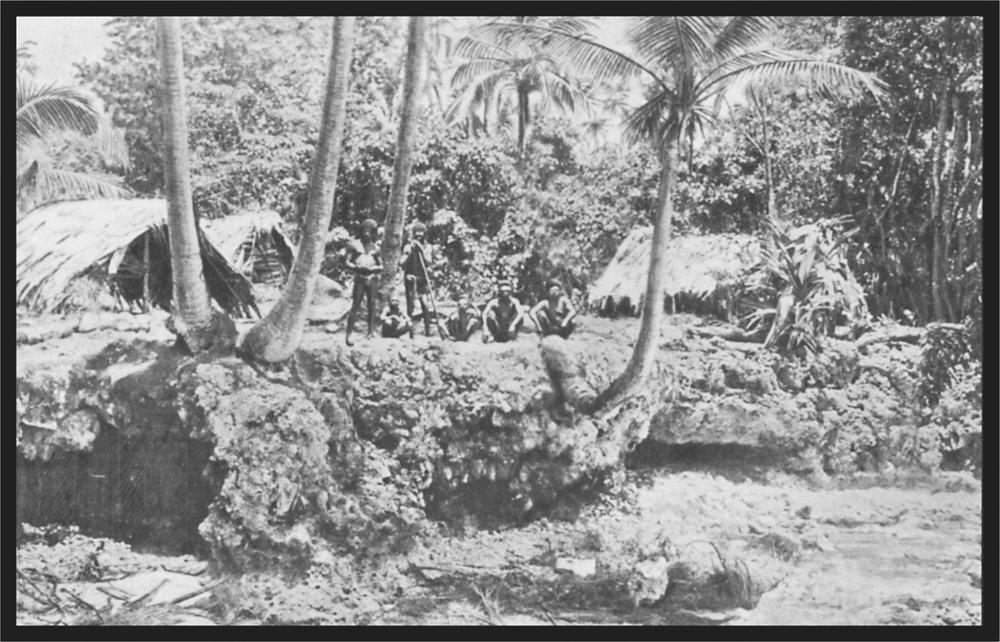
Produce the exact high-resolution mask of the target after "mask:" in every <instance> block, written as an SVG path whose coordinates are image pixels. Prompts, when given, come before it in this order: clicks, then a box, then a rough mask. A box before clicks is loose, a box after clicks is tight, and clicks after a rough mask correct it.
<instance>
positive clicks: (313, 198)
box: [240, 16, 355, 363]
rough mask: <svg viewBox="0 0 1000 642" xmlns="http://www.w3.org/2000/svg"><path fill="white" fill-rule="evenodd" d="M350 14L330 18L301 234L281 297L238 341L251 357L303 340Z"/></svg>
mask: <svg viewBox="0 0 1000 642" xmlns="http://www.w3.org/2000/svg"><path fill="white" fill-rule="evenodd" d="M354 20H355V19H354V17H353V16H340V17H336V18H334V19H333V45H332V48H331V51H330V66H329V70H328V72H327V78H326V95H325V98H324V101H323V120H322V122H321V124H320V132H319V141H318V142H317V143H316V157H315V158H314V159H313V166H312V171H311V173H310V175H309V194H308V201H307V203H306V213H305V219H304V220H303V222H302V240H301V241H300V242H299V249H298V254H297V255H296V258H295V265H293V266H292V271H291V273H290V274H289V275H288V281H287V282H286V283H285V287H284V289H283V290H282V292H281V298H280V299H278V302H277V303H275V305H274V307H273V308H271V310H270V312H268V314H267V316H265V317H264V318H263V319H262V320H261V321H260V323H258V324H257V325H255V326H254V327H253V328H251V329H250V331H249V332H248V333H247V335H246V337H245V338H244V339H243V342H242V344H241V346H240V347H241V349H242V351H243V352H244V353H245V354H246V355H247V356H249V357H251V358H253V359H258V360H261V361H266V362H270V363H275V362H279V361H284V360H285V359H288V358H289V357H291V356H292V354H293V353H294V352H295V350H296V348H298V347H299V343H300V342H301V341H302V332H303V330H304V329H305V325H306V314H307V312H308V309H309V303H310V302H311V301H312V297H313V292H314V291H315V289H316V277H317V276H318V275H319V269H320V266H321V264H322V262H323V253H324V250H325V248H326V240H327V234H328V232H329V228H330V217H331V216H332V214H333V196H334V192H335V190H336V188H337V171H338V169H339V166H340V154H341V147H342V143H343V139H344V122H345V121H346V113H347V107H346V105H347V93H348V81H349V79H350V78H349V77H350V65H351V55H352V50H353V48H354Z"/></svg>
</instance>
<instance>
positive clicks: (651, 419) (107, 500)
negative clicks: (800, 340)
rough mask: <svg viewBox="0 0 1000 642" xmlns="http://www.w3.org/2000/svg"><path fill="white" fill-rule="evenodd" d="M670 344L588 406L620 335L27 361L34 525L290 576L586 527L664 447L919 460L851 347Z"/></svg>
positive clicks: (900, 405)
mask: <svg viewBox="0 0 1000 642" xmlns="http://www.w3.org/2000/svg"><path fill="white" fill-rule="evenodd" d="M664 339H665V342H664V346H663V352H662V356H661V360H660V364H659V365H660V368H659V370H658V371H657V374H655V375H654V376H653V377H652V378H651V380H650V381H649V384H648V385H647V386H646V388H645V392H644V393H643V394H641V395H639V396H637V397H635V398H633V399H631V400H629V401H627V402H626V403H624V404H622V405H620V406H617V407H615V408H612V409H609V410H606V411H604V412H601V413H597V414H595V415H586V414H583V413H581V412H580V411H579V410H578V408H581V407H585V406H586V405H587V403H588V402H589V400H591V399H593V397H594V395H595V393H596V392H597V391H599V390H601V389H603V387H604V386H606V385H608V383H609V382H610V380H611V378H613V377H614V376H615V375H617V374H618V373H619V372H621V370H622V369H623V368H624V365H625V361H626V360H627V358H628V355H629V349H628V346H627V345H625V343H624V341H623V340H622V339H621V338H620V336H619V337H611V338H609V339H608V340H606V341H605V340H601V341H597V340H595V339H594V338H593V337H587V338H585V339H572V340H569V341H563V340H562V339H558V338H549V339H546V340H544V341H543V342H541V344H539V342H538V341H537V339H535V338H533V337H529V338H525V339H522V340H521V341H518V342H516V343H514V344H487V345H482V344H479V343H469V344H464V343H441V342H437V341H429V340H427V339H423V338H418V339H416V340H414V341H389V340H375V341H371V342H361V343H359V345H357V346H355V347H353V348H348V347H344V346H342V345H341V343H340V341H339V337H336V338H335V337H331V336H330V335H326V334H322V333H311V334H307V336H306V339H305V341H304V343H303V346H302V348H301V349H300V350H299V351H298V352H297V354H296V355H295V357H294V359H292V360H291V361H290V362H289V363H288V364H287V365H285V366H282V367H281V368H276V369H266V368H258V367H256V366H250V365H248V364H247V363H246V362H244V361H242V360H240V359H237V358H192V357H183V356H181V355H179V354H178V353H176V352H175V351H174V350H173V348H171V347H168V346H167V345H166V344H164V343H162V342H153V341H142V340H137V339H130V340H127V341H118V342H114V343H111V344H110V345H106V344H105V345H101V343H100V342H99V341H96V340H94V339H93V338H91V339H88V341H91V343H90V344H88V345H90V346H91V349H89V351H88V350H84V351H77V352H75V353H72V354H75V355H76V356H74V357H72V358H67V359H50V360H48V361H46V362H44V363H38V362H36V363H34V365H32V360H31V359H26V360H25V361H24V364H23V367H22V364H21V363H19V369H18V370H19V372H18V447H19V471H18V474H19V479H18V511H19V515H20V517H21V518H22V519H24V520H26V521H29V522H32V521H38V520H43V521H45V520H55V521H59V520H67V521H76V522H77V523H83V524H84V525H86V524H89V525H90V527H91V529H92V530H96V531H97V532H100V533H103V534H112V535H116V536H120V537H121V536H124V537H126V538H127V537H128V536H132V537H137V538H140V539H144V540H148V538H152V540H153V541H155V542H157V543H164V542H174V543H176V542H177V541H183V542H186V544H185V546H182V547H181V548H184V547H188V548H190V547H191V546H194V542H195V541H197V542H200V543H201V545H206V546H208V547H209V548H210V549H211V550H212V551H213V553H214V556H215V557H216V558H217V559H219V560H220V561H222V562H224V563H228V564H231V565H233V566H237V567H242V568H246V567H252V566H255V565H267V564H268V563H269V562H271V561H275V560H276V559H280V560H281V561H282V563H283V564H285V565H287V564H289V562H290V561H294V560H301V561H303V563H305V562H306V561H308V560H309V558H310V557H311V555H312V554H313V552H314V550H315V549H316V544H318V543H320V542H322V543H323V546H324V547H330V546H332V547H333V548H334V550H338V551H342V552H349V553H352V554H355V555H361V556H364V555H377V554H379V553H381V552H387V551H394V552H401V551H404V550H406V548H407V546H408V545H409V543H410V542H412V541H413V540H414V539H415V538H416V536H418V535H419V534H420V533H425V532H427V531H428V529H433V528H436V526H435V525H434V522H444V523H448V524H451V525H453V526H500V525H505V524H515V523H519V522H523V521H525V520H528V519H531V518H532V517H534V516H537V515H543V514H554V515H556V516H572V514H573V511H574V506H578V505H579V502H580V501H582V500H583V499H585V498H586V497H588V496H589V495H590V494H592V493H593V492H594V491H597V490H599V489H600V488H602V487H605V486H606V485H607V484H608V483H609V480H613V479H614V477H615V473H616V471H620V470H621V466H622V462H623V460H624V458H625V456H626V455H627V454H628V453H629V452H630V451H631V450H632V449H634V448H635V446H636V445H637V444H639V443H640V442H642V441H644V440H646V439H647V438H649V439H654V440H658V441H660V442H662V443H667V444H684V443H725V444H734V443H736V444H743V445H748V446H753V447H758V448H762V449H767V450H771V451H775V452H780V453H783V454H785V455H788V456H789V457H791V458H794V457H796V456H798V457H799V458H800V459H801V458H805V459H806V460H807V463H808V465H809V466H812V467H813V468H815V469H818V470H823V469H825V470H827V471H828V472H835V471H839V470H856V469H858V468H863V467H865V466H878V465H883V464H884V463H891V462H893V461H899V460H900V459H901V458H902V455H901V454H900V453H905V452H906V449H907V448H911V446H912V443H911V442H912V440H913V439H917V438H918V437H919V435H918V431H919V429H918V428H917V424H916V423H915V422H916V419H915V418H914V417H913V416H912V414H913V411H912V407H910V406H908V405H907V396H906V394H904V392H905V390H903V389H905V388H906V386H905V385H902V384H900V382H898V381H894V380H892V377H889V376H888V375H887V374H885V372H884V371H885V368H883V369H882V370H879V369H878V368H875V369H872V367H870V366H871V364H870V363H867V364H866V362H865V361H864V360H863V359H861V358H860V357H859V355H858V354H857V353H856V352H855V351H853V348H852V347H850V346H848V345H844V346H840V347H839V348H836V349H832V350H830V351H829V352H827V353H826V354H825V355H824V356H823V357H822V359H820V360H817V361H816V362H813V363H810V364H801V363H789V362H783V361H781V360H779V359H778V358H777V357H776V356H774V355H772V354H770V353H762V352H761V351H759V350H757V349H755V347H752V346H744V347H740V348H739V349H736V348H734V347H733V346H732V345H730V344H726V343H724V342H720V341H717V340H705V339H695V338H689V337H688V338H685V337H684V336H683V333H681V332H674V333H673V334H670V333H665V334H664ZM36 347H37V346H29V347H27V348H25V349H28V348H31V349H34V348H36ZM900 359H902V360H903V361H906V359H909V357H905V356H904V357H900ZM883 360H884V359H883ZM910 360H911V361H912V359H910ZM20 361H21V355H20V354H19V362H20ZM897 366H898V364H896V365H893V366H892V368H890V369H896V370H899V371H904V370H905V368H902V367H898V368H897ZM890 384H891V385H890ZM904 384H905V382H904ZM901 386H902V387H901ZM901 390H902V391H901ZM907 439H909V440H910V441H907ZM907 444H910V445H909V446H908V445H907ZM924 447H932V445H925V446H924ZM60 458H61V459H60ZM67 458H69V459H67ZM866 458H867V459H866ZM67 469H69V472H67ZM58 480H62V481H58ZM53 493H55V496H54V495H53ZM54 500H55V501H54ZM72 506H76V507H77V508H64V509H60V507H72ZM80 507H83V508H80ZM88 507H89V508H88ZM60 510H62V512H61V513H60ZM101 511H103V512H101ZM428 518H430V519H429V520H428ZM88 520H89V521H88ZM194 529H197V531H196V532H195V530H194Z"/></svg>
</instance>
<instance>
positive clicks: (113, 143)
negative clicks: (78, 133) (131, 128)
mask: <svg viewBox="0 0 1000 642" xmlns="http://www.w3.org/2000/svg"><path fill="white" fill-rule="evenodd" d="M94 142H95V143H96V144H97V150H98V152H99V153H100V154H101V158H103V159H104V162H105V163H106V164H107V165H108V166H110V167H115V168H118V169H123V170H127V169H128V167H129V157H128V142H127V141H126V140H125V130H124V129H122V128H120V127H112V126H111V125H110V124H108V123H104V124H102V125H101V127H100V129H98V130H97V133H96V135H95V141H94Z"/></svg>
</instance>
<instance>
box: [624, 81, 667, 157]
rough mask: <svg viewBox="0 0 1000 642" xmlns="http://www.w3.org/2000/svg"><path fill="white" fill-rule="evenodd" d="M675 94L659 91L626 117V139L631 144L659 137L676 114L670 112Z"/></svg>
mask: <svg viewBox="0 0 1000 642" xmlns="http://www.w3.org/2000/svg"><path fill="white" fill-rule="evenodd" d="M672 98H673V94H671V93H667V92H658V93H656V94H655V95H654V96H653V97H652V98H650V99H649V100H647V101H646V102H645V103H643V104H642V105H641V106H639V107H638V108H637V109H635V110H634V111H632V113H630V114H629V115H628V116H627V117H626V118H625V121H624V122H625V132H624V139H625V142H626V143H627V144H629V145H634V144H636V143H639V142H641V141H649V140H654V141H655V140H657V139H659V138H660V137H661V136H662V134H663V131H664V129H665V128H668V127H670V125H671V124H673V123H672V122H668V121H671V120H675V117H676V114H670V113H669V111H670V108H671V106H672Z"/></svg>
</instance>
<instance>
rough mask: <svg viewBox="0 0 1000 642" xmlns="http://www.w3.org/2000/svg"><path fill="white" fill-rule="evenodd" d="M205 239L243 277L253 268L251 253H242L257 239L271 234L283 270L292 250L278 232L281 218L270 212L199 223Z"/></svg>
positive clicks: (290, 244) (286, 265) (284, 237)
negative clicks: (280, 256) (279, 250)
mask: <svg viewBox="0 0 1000 642" xmlns="http://www.w3.org/2000/svg"><path fill="white" fill-rule="evenodd" d="M201 227H202V229H203V230H204V231H205V236H207V237H208V239H209V240H210V241H211V242H212V244H213V245H215V247H217V248H218V249H219V252H221V253H222V255H223V256H224V257H226V260H227V261H229V262H230V263H232V264H233V265H234V266H235V267H236V269H238V270H240V271H241V272H243V273H244V274H247V273H249V272H250V271H251V270H252V268H253V261H254V258H255V257H254V253H253V252H247V251H245V250H246V248H247V247H248V245H249V247H251V248H252V247H254V246H255V243H256V241H257V239H258V237H259V236H260V235H262V234H271V235H272V238H273V239H274V241H275V243H276V244H278V245H279V247H280V248H281V253H282V254H283V255H284V256H282V262H283V263H285V268H286V269H288V268H290V267H291V262H292V259H293V256H294V252H295V249H294V247H293V246H292V243H291V241H290V240H289V239H288V237H287V236H286V235H285V233H284V231H283V230H282V229H281V216H280V215H279V214H278V213H277V212H274V211H271V210H257V211H251V212H243V213H241V214H233V215H231V216H226V217H224V218H217V219H212V220H202V221H201Z"/></svg>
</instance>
